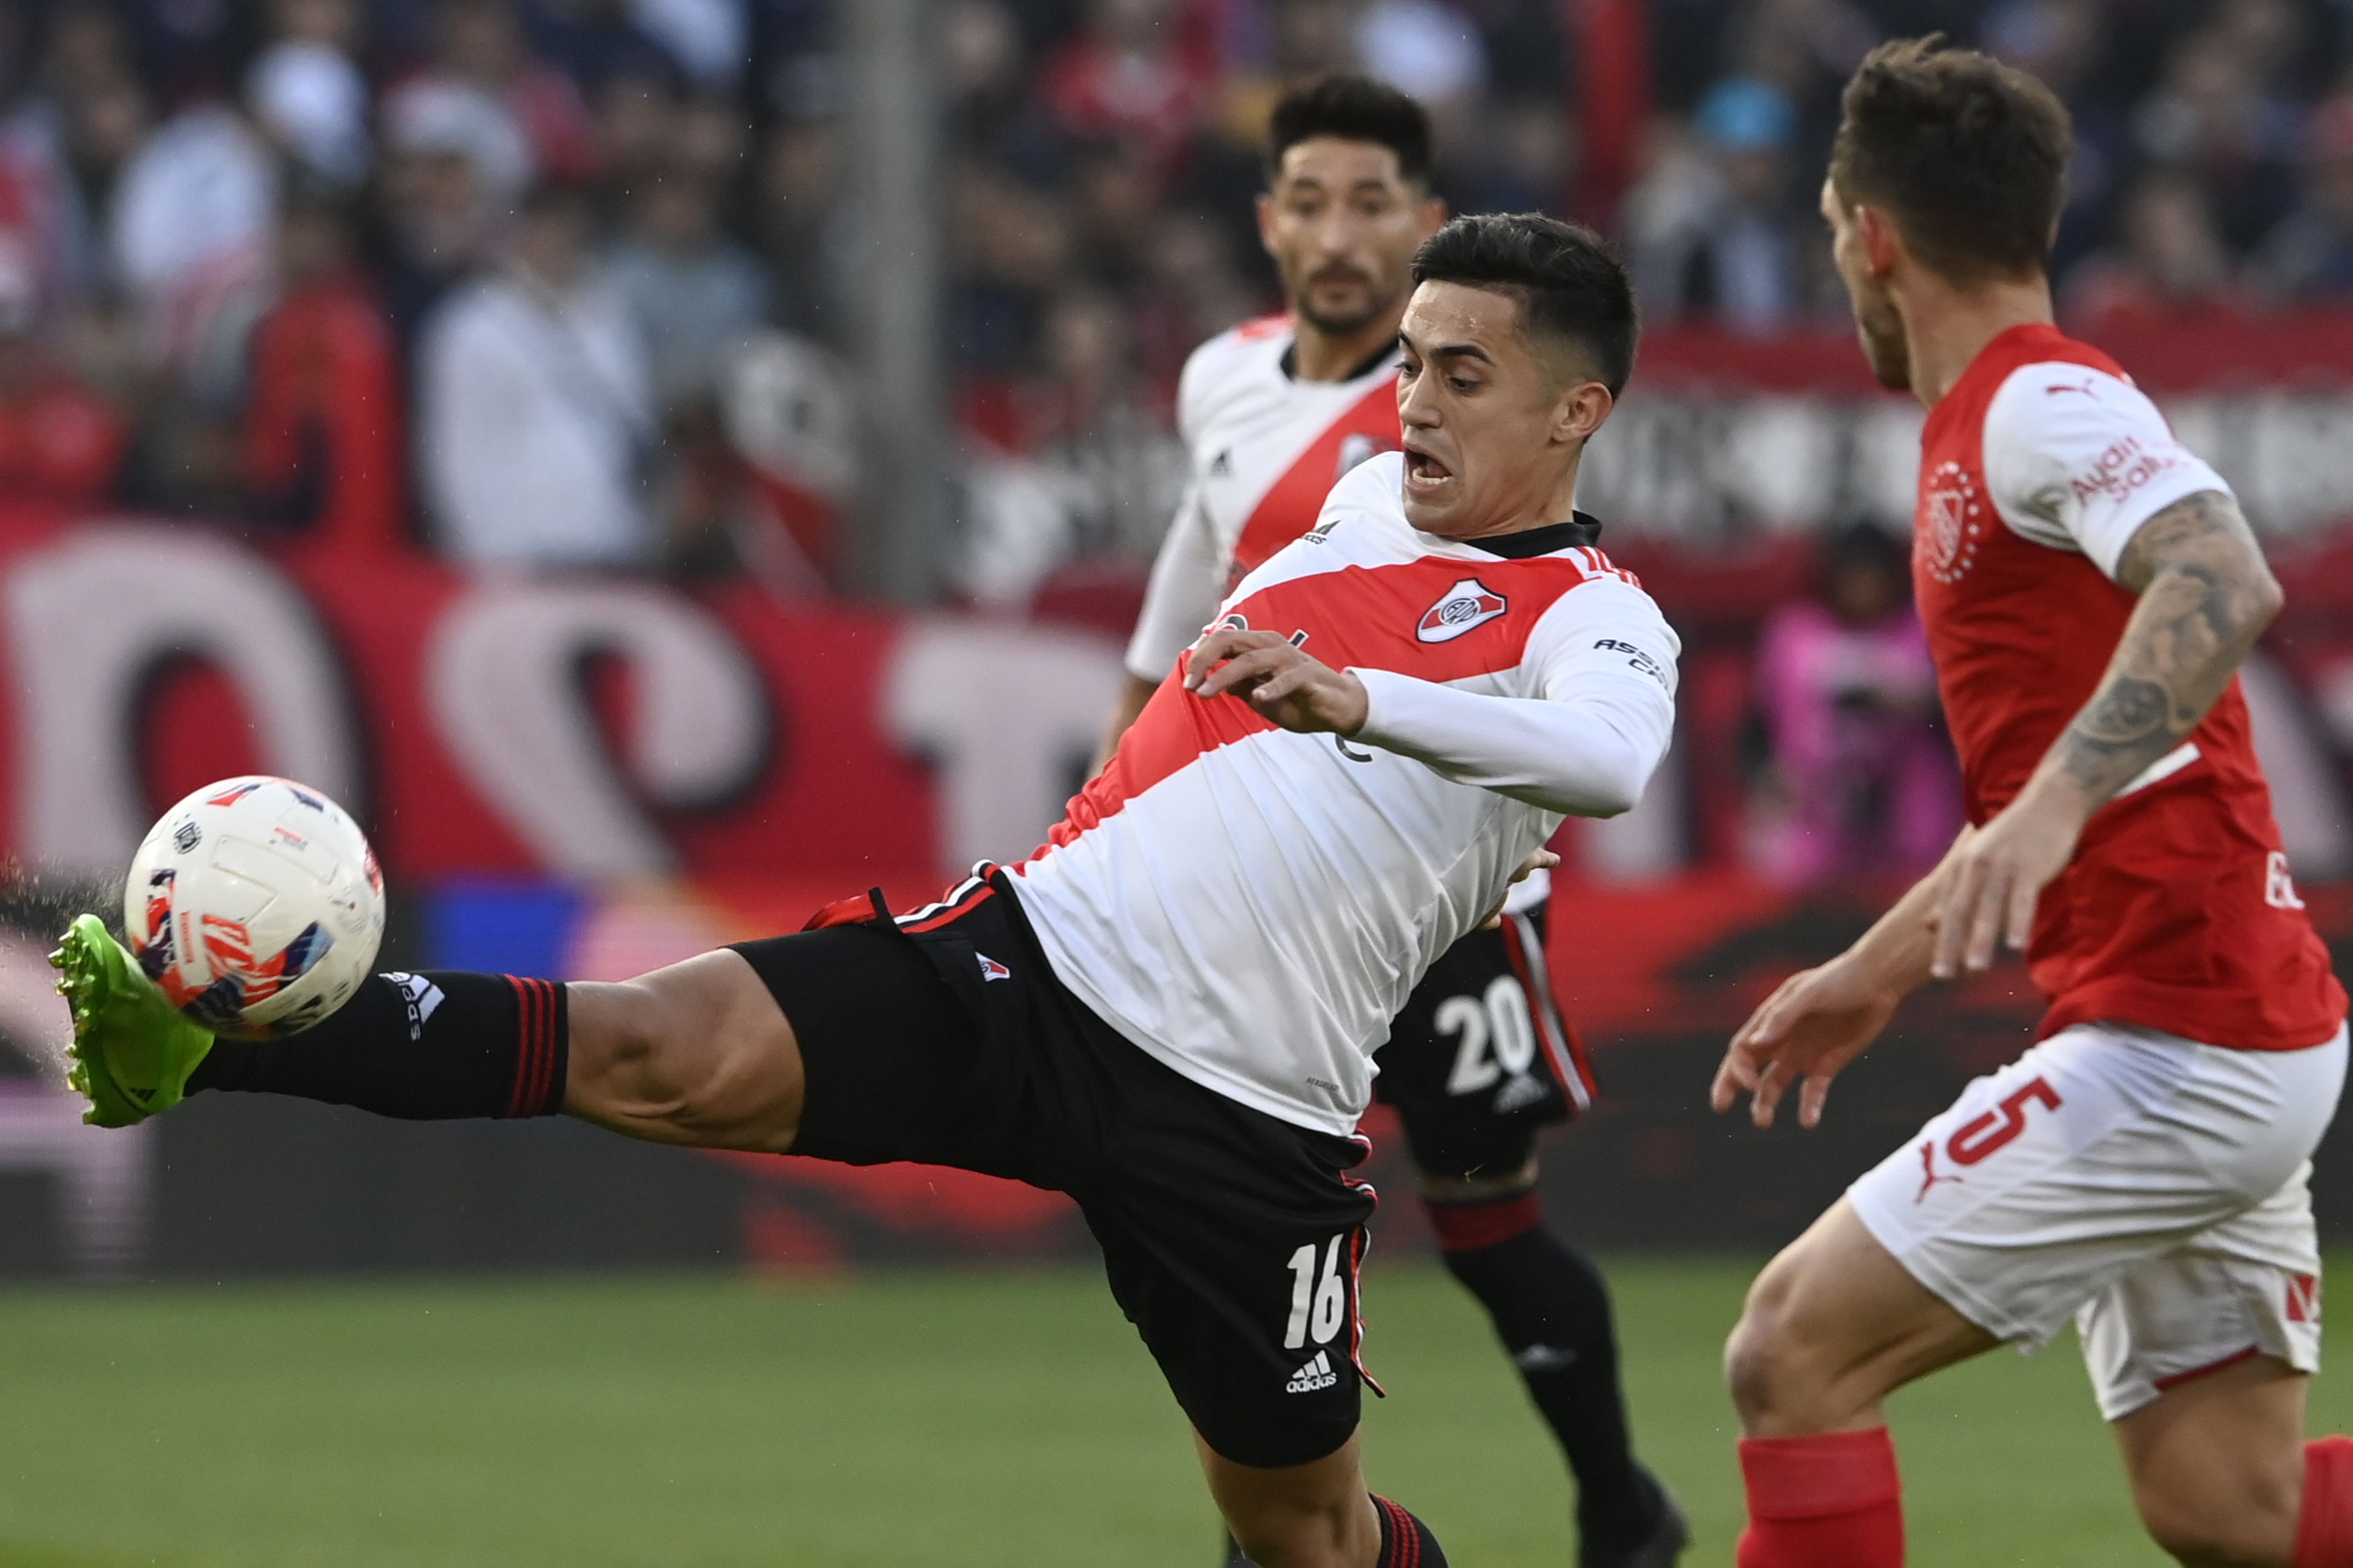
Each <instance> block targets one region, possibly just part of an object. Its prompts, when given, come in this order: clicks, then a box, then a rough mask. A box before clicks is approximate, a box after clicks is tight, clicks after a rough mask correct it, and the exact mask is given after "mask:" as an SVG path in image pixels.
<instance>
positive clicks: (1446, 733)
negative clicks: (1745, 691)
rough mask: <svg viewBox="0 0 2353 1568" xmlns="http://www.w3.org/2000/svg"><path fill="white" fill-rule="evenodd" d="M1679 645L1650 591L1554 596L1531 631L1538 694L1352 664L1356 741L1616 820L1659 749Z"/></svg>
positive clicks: (1615, 588)
mask: <svg viewBox="0 0 2353 1568" xmlns="http://www.w3.org/2000/svg"><path fill="white" fill-rule="evenodd" d="M1682 651H1683V645H1682V643H1681V642H1680V641H1679V640H1678V639H1677V638H1676V637H1675V634H1674V631H1673V629H1672V627H1670V626H1668V625H1667V623H1666V620H1665V618H1664V617H1663V616H1661V615H1660V614H1659V609H1658V606H1657V605H1654V604H1652V603H1651V597H1650V595H1647V594H1645V593H1643V592H1642V591H1641V589H1639V588H1635V587H1631V586H1629V585H1626V584H1620V583H1617V582H1615V581H1603V582H1594V583H1588V584H1584V585H1583V586H1581V587H1578V588H1575V589H1572V590H1571V591H1570V592H1568V593H1567V594H1564V595H1561V597H1560V598H1559V599H1558V600H1556V602H1555V603H1554V605H1553V606H1552V608H1551V609H1550V610H1547V611H1546V613H1545V617H1544V619H1543V620H1542V621H1541V622H1539V623H1538V624H1537V626H1536V629H1535V632H1534V633H1532V634H1531V635H1530V637H1529V638H1528V646H1527V648H1526V650H1525V653H1524V655H1523V659H1524V664H1525V668H1528V669H1529V670H1530V672H1531V673H1532V674H1533V675H1534V677H1535V679H1534V682H1533V684H1534V687H1535V695H1534V696H1531V697H1490V696H1484V695H1482V694H1481V693H1478V692H1473V691H1463V690H1461V689H1458V688H1455V687H1452V686H1446V685H1441V684H1439V683H1438V682H1435V681H1429V680H1420V679H1416V678H1414V677H1412V676H1409V675H1399V674H1398V673H1397V672H1395V671H1393V670H1385V669H1356V670H1355V671H1354V672H1353V673H1354V674H1355V675H1356V679H1359V680H1361V681H1363V682H1364V683H1365V689H1366V692H1367V693H1368V694H1369V696H1370V697H1371V706H1370V708H1369V710H1367V712H1366V718H1365V724H1364V728H1362V729H1361V730H1359V731H1356V735H1355V737H1354V739H1356V741H1358V742H1362V743H1364V744H1366V745H1372V746H1378V747H1380V748H1382V749H1383V750H1384V751H1390V752H1397V753H1398V755H1400V756H1408V757H1411V758H1413V759H1414V760H1415V761H1417V762H1419V763H1423V764H1424V765H1426V766H1428V767H1429V768H1430V769H1431V770H1432V771H1433V772H1435V773H1440V774H1442V775H1443V776H1445V777H1447V778H1450V779H1452V780H1454V781H1455V782H1457V783H1458V784H1477V785H1479V786H1480V787H1482V788H1484V789H1492V790H1493V791H1495V792H1496V793H1497V794H1499V795H1509V796H1511V797H1512V798H1513V799H1514V800H1517V801H1524V802H1525V803H1526V804H1527V805H1533V806H1537V807H1539V808H1541V809H1543V810H1546V811H1559V812H1566V813H1567V814H1568V815H1570V816H1617V815H1618V814H1619V813H1620V812H1621V811H1626V810H1630V809H1631V808H1632V806H1633V805H1634V803H1635V802H1637V801H1639V800H1641V798H1642V790H1643V787H1644V786H1645V785H1646V784H1649V783H1650V781H1651V773H1652V772H1653V771H1655V770H1656V769H1657V767H1658V765H1659V762H1660V759H1661V758H1662V757H1664V756H1665V755H1666V753H1667V742H1668V741H1669V740H1670V739H1672V736H1673V733H1674V723H1675V703H1674V693H1675V658H1676V657H1677V655H1679V654H1680V653H1681V652H1682Z"/></svg>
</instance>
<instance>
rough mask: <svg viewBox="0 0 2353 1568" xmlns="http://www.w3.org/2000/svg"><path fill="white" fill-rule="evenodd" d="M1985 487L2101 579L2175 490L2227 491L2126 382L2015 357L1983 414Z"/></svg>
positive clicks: (2022, 529) (2020, 530)
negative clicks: (2078, 555)
mask: <svg viewBox="0 0 2353 1568" xmlns="http://www.w3.org/2000/svg"><path fill="white" fill-rule="evenodd" d="M1984 440H1985V447H1984V454H1985V477H1986V488H1987V490H1988V491H1989V493H1990V495H1991V496H1992V498H1993V503H1994V510H1996V511H1998V512H1999V513H2000V515H2001V520H2002V521H2003V522H2005V523H2007V524H2008V525H2009V526H2010V530H2011V531H2012V532H2015V533H2017V534H2019V535H2021V536H2022V537H2024V538H2026V539H2030V540H2032V541H2033V542H2035V543H2037V544H2042V545H2048V546H2049V547H2050V548H2052V549H2053V550H2072V551H2080V552H2083V553H2084V555H2085V556H2087V557H2089V558H2090V560H2091V562H2092V563H2093V564H2094V565H2095V566H2097V567H2098V568H2099V569H2100V570H2101V572H2103V573H2104V574H2106V575H2107V576H2109V577H2110V578H2114V577H2115V576H2116V563H2117V561H2118V560H2119V559H2121V558H2122V557H2123V555H2124V552H2125V546H2126V545H2127V544H2129V543H2130V542H2132V536H2133V535H2134V534H2135V533H2137V532H2138V531H2139V530H2140V526H2141V524H2143V523H2145V522H2147V521H2148V520H2149V519H2150V518H2151V517H2153V516H2155V515H2156V514H2157V513H2158V512H2159V511H2161V510H2164V509H2165V508H2167V507H2168V506H2171V505H2172V504H2173V503H2174V502H2175V501H2178V500H2181V499H2182V498H2183V497H2184V496H2189V495H2195V494H2197V493H2198V492H2199V491H2200V490H2220V491H2221V492H2222V493H2223V494H2224V495H2228V494H2230V493H2231V487H2230V486H2229V485H2228V484H2226V483H2224V482H2223V480H2222V476H2221V475H2220V474H2218V473H2216V472H2215V471H2214V470H2213V469H2212V468H2210V467H2208V466H2207V464H2206V463H2205V461H2204V460H2203V459H2201V458H2198V457H2197V456H2195V455H2194V454H2192V453H2191V452H2190V451H2189V450H2188V449H2187V448H2186V447H2183V446H2182V445H2181V443H2180V442H2179V441H2177V440H2175V439H2174V437H2173V431H2172V430H2171V429H2170V428H2169V427H2168V426H2167V425H2166V423H2165V416H2164V415H2162V414H2160V413H2158V409H2157V405H2156V404H2154V403H2151V402H2150V401H2149V400H2148V397H2147V394H2145V393H2143V392H2142V391H2141V390H2140V389H2139V388H2138V387H2137V386H2135V385H2133V384H2132V383H2130V382H2128V381H2125V380H2122V379H2120V378H2118V377H2116V376H2113V375H2110V374H2106V373H2105V372H2104V371H2099V370H2094V369H2093V368H2092V367H2091V366H2089V365H2082V364H2066V363H2046V364H2030V365H2022V366H2021V367H2020V368H2019V369H2017V370H2015V371H2012V372H2011V373H2010V379H2009V380H2007V381H2005V382H2003V383H2002V384H2001V390H2000V391H1999V392H1997V393H1995V394H1994V396H1993V401H1992V402H1991V403H1990V404H1989V405H1987V407H1986V416H1985V437H1984Z"/></svg>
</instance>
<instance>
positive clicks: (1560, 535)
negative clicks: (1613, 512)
mask: <svg viewBox="0 0 2353 1568" xmlns="http://www.w3.org/2000/svg"><path fill="white" fill-rule="evenodd" d="M1569 517H1570V521H1567V522H1548V523H1546V524H1545V525H1544V526H1543V527H1542V528H1529V529H1523V530H1521V531H1519V532H1517V533H1498V534H1495V535H1493V536H1492V537H1490V538H1487V539H1458V540H1455V541H1454V542H1455V543H1457V544H1460V545H1461V546H1463V547H1464V548H1465V549H1470V550H1476V551H1479V552H1482V553H1484V554H1488V555H1499V556H1501V557H1503V558H1504V560H1506V561H1526V560H1530V559H1532V558H1534V557H1535V556H1538V555H1550V554H1553V553H1554V552H1557V551H1562V550H1567V549H1569V548H1570V547H1571V546H1574V545H1580V544H1599V542H1601V524H1600V521H1599V520H1598V519H1595V518H1592V517H1588V515H1586V514H1585V513H1584V512H1581V511H1579V512H1571V513H1570V514H1569Z"/></svg>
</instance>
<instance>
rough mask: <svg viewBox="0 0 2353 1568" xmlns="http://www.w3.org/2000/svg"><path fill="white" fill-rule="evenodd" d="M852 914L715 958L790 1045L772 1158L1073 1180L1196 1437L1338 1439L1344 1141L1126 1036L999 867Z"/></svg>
mask: <svg viewBox="0 0 2353 1568" xmlns="http://www.w3.org/2000/svg"><path fill="white" fill-rule="evenodd" d="M840 910H842V906H835V911H834V912H832V918H834V919H836V920H840V919H842V918H843V916H842V914H841V913H839V911H840ZM863 912H864V914H865V915H866V917H867V918H864V919H854V917H852V918H853V919H854V923H840V924H832V925H828V926H827V927H825V928H824V929H819V930H812V931H803V932H801V933H799V934H797V935H795V936H785V937H774V938H770V939H768V940H766V941H764V942H744V943H743V944H741V945H739V946H738V947H737V948H736V949H735V951H736V952H740V953H742V954H743V955H744V958H746V959H747V960H749V961H750V963H751V964H752V967H753V968H754V970H756V971H757V972H758V973H759V975H760V978H761V979H762V980H763V981H765V983H766V984H767V986H768V989H769V990H770V992H772V993H773V994H775V996H776V1002H777V1004H778V1005H780V1006H781V1007H782V1008H783V1009H784V1012H785V1016H786V1018H787V1019H788V1020H790V1021H791V1023H792V1026H793V1033H794V1035H795V1036H796V1037H797V1038H798V1040H799V1042H800V1051H801V1059H802V1063H803V1065H804V1067H805V1068H806V1070H807V1080H808V1090H807V1109H806V1110H804V1112H803V1114H802V1119H801V1127H800V1132H799V1135H798V1137H797V1140H796V1141H795V1143H794V1146H793V1153H794V1154H795V1155H807V1156H809V1157H812V1158H816V1159H821V1160H838V1161H841V1162H843V1163H848V1164H853V1165H871V1164H881V1163H886V1162H890V1161H895V1160H912V1161H917V1162H920V1163H925V1164H935V1165H954V1166H957V1167H959V1168H961V1169H964V1170H967V1171H978V1172H981V1173H985V1174H988V1175H994V1176H1009V1177H1012V1178H1013V1179H1015V1180H1017V1181H1023V1182H1028V1183H1029V1184H1031V1185H1033V1186H1039V1187H1046V1188H1050V1189H1052V1190H1055V1191H1059V1192H1065V1193H1068V1194H1071V1197H1072V1198H1074V1199H1076V1200H1077V1202H1078V1205H1079V1207H1080V1209H1081V1211H1082V1213H1083V1214H1084V1215H1085V1216H1086V1221H1087V1225H1088V1227H1089V1228H1090V1229H1092V1231H1093V1232H1094V1236H1095V1239H1096V1240H1097V1241H1098V1242H1100V1243H1101V1244H1102V1246H1103V1266H1104V1270H1105V1272H1106V1273H1107V1274H1108V1276H1109V1277H1110V1281H1111V1288H1112V1294H1113V1296H1114V1297H1116V1298H1117V1300H1118V1301H1119V1304H1120V1307H1121V1310H1124V1312H1125V1313H1126V1314H1127V1318H1128V1321H1130V1322H1132V1323H1134V1325H1135V1327H1136V1331H1137V1332H1138V1333H1140V1334H1141V1335H1142V1336H1143V1339H1144V1342H1145V1345H1146V1346H1147V1347H1148V1348H1149V1349H1150V1350H1151V1352H1152V1354H1153V1357H1154V1359H1155V1360H1156V1361H1158V1362H1159V1363H1160V1370H1161V1373H1162V1374H1163V1375H1164V1376H1166V1378H1167V1380H1168V1386H1169V1388H1170V1389H1171V1390H1172V1391H1174V1393H1175V1394H1176V1402H1177V1403H1178V1404H1179V1405H1182V1406H1183V1407H1184V1409H1185V1414H1186V1415H1187V1416H1189V1417H1190V1418H1191V1420H1192V1423H1193V1426H1195V1428H1196V1429H1197V1430H1198V1431H1199V1432H1200V1434H1201V1436H1202V1437H1203V1438H1204V1439H1205V1440H1206V1441H1207V1442H1208V1445H1209V1447H1212V1448H1213V1449H1215V1450H1216V1451H1217V1452H1218V1453H1219V1454H1221V1455H1223V1456H1225V1457H1226V1458H1229V1459H1231V1460H1234V1461H1235V1462H1237V1463H1239V1464H1245V1465H1259V1466H1268V1467H1272V1466H1281V1465H1298V1464H1305V1463H1307V1462H1308V1461H1310V1460H1312V1459H1319V1458H1323V1457H1324V1456H1325V1455H1327V1454H1330V1453H1332V1452H1333V1451H1334V1450H1335V1449H1337V1448H1338V1447H1340V1446H1341V1445H1342V1444H1344V1443H1345V1442H1346V1441H1347V1440H1348V1436H1349V1435H1350V1434H1351V1433H1353V1432H1354V1431H1355V1430H1356V1420H1357V1415H1358V1411H1359V1405H1360V1401H1361V1394H1360V1391H1359V1388H1358V1380H1359V1378H1360V1377H1361V1376H1362V1372H1361V1368H1360V1367H1359V1365H1358V1364H1357V1361H1356V1347H1357V1342H1358V1337H1359V1328H1358V1319H1357V1314H1356V1269H1357V1265H1358V1262H1359V1261H1360V1259H1361V1258H1363V1255H1364V1249H1365V1240H1366V1232H1365V1224H1366V1220H1368V1219H1369V1218H1370V1217H1371V1216H1372V1212H1373V1204H1374V1198H1373V1191H1372V1188H1370V1187H1369V1186H1367V1185H1366V1184H1364V1183H1362V1182H1357V1181H1353V1180H1351V1179H1350V1178H1349V1176H1348V1171H1349V1169H1350V1168H1351V1167H1352V1166H1354V1165H1356V1163H1358V1162H1360V1161H1361V1160H1362V1159H1363V1158H1364V1157H1365V1152H1366V1146H1365V1144H1364V1143H1363V1142H1362V1141H1361V1140H1358V1139H1354V1138H1341V1137H1335V1136H1334V1135H1332V1134H1330V1133H1324V1132H1315V1131H1309V1130H1307V1129H1305V1128H1301V1127H1296V1126H1293V1125H1292V1124H1291V1123H1289V1122H1287V1121H1281V1120H1279V1119H1277V1118H1275V1117H1272V1116H1269V1115H1267V1114H1266V1113H1265V1112H1263V1111H1260V1110H1251V1109H1250V1107H1248V1106H1245V1105H1242V1104H1240V1103H1239V1102H1238V1101H1235V1100H1229V1099H1227V1098H1226V1097H1225V1096H1223V1095H1220V1094H1218V1093H1216V1092H1214V1091H1212V1090H1210V1089H1204V1088H1202V1087H1201V1086H1200V1085H1198V1084H1197V1083H1194V1082H1193V1081H1192V1080H1191V1079H1187V1078H1185V1077H1183V1076H1182V1075H1180V1074H1178V1073H1176V1071H1174V1070H1172V1069H1171V1068H1167V1067H1165V1066H1163V1065H1162V1064H1161V1063H1160V1062H1159V1061H1157V1060H1156V1059H1155V1058H1152V1057H1150V1056H1147V1055H1146V1054H1145V1052H1144V1051H1143V1050H1141V1049H1140V1048H1138V1047H1135V1046H1134V1045H1133V1044H1131V1043H1129V1041H1128V1040H1127V1039H1126V1038H1125V1037H1123V1036H1121V1035H1119V1034H1118V1033H1116V1032H1115V1031H1114V1030H1113V1029H1112V1027H1111V1026H1109V1025H1108V1024H1106V1023H1104V1022H1103V1019H1102V1018H1101V1017H1099V1016H1096V1015H1095V1014H1094V1013H1093V1012H1092V1011H1091V1010H1090V1009H1089V1008H1088V1007H1087V1006H1086V1005H1084V1004H1082V1003H1081V1002H1080V1001H1079V1000H1078V999H1077V998H1076V997H1075V996H1073V995H1071V993H1070V992H1069V991H1067V990H1066V989H1064V988H1063V986H1062V984H1061V983H1060V981H1059V980H1057V979H1056V978H1055V976H1054V973H1053V971H1052V969H1051V968H1050V965H1049V964H1048V963H1047V961H1046V958H1045V955H1044V953H1043V952H1041V951H1040V950H1039V947H1038V944H1037V942H1036V939H1035V938H1034V937H1033V936H1032V935H1031V934H1030V931H1029V921H1028V920H1027V919H1026V918H1025V917H1024V916H1023V914H1022V912H1021V910H1020V906H1019V905H1018V903H1016V902H1015V900H1014V897H1013V895H1012V893H1011V892H1010V890H1009V889H1007V888H1006V887H1005V886H1004V885H1003V881H1002V879H1001V878H1000V879H997V881H995V882H987V881H978V880H976V881H974V882H970V883H967V884H965V887H964V888H963V889H958V895H957V896H956V897H955V898H954V899H953V900H952V901H951V902H950V903H948V904H945V905H940V906H934V908H933V909H932V910H925V911H923V913H922V914H921V915H912V916H907V917H904V918H903V919H902V920H900V921H891V920H889V919H887V918H883V917H882V916H881V914H880V905H879V903H878V904H877V905H876V906H875V908H874V909H872V910H865V911H863ZM1375 1392H1376V1393H1377V1392H1378V1389H1377V1387H1376V1389H1375Z"/></svg>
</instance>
